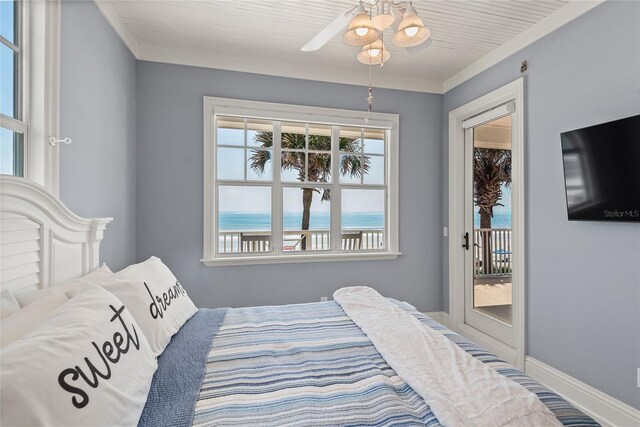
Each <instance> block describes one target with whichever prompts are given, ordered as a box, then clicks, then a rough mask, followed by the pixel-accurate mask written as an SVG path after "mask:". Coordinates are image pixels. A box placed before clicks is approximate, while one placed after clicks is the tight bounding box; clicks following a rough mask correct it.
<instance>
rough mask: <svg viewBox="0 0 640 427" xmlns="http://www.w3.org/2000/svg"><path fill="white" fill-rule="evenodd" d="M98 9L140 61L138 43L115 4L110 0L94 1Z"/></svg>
mask: <svg viewBox="0 0 640 427" xmlns="http://www.w3.org/2000/svg"><path fill="white" fill-rule="evenodd" d="M93 2H94V3H95V5H96V7H97V8H98V10H99V11H100V13H102V15H103V16H104V18H105V19H106V20H107V22H108V23H109V24H110V25H111V27H112V28H113V29H114V31H115V32H116V33H117V34H118V35H119V36H120V38H121V39H122V41H123V42H124V44H125V45H126V46H127V48H128V49H129V51H130V52H131V53H132V54H133V56H135V57H136V59H139V57H138V42H136V40H135V39H134V38H133V36H132V35H131V33H130V32H129V30H128V29H127V27H126V26H125V24H124V21H123V20H122V18H121V17H120V15H118V12H117V11H116V9H115V8H114V7H113V4H112V2H111V1H109V0H93Z"/></svg>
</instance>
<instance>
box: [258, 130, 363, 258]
mask: <svg viewBox="0 0 640 427" xmlns="http://www.w3.org/2000/svg"><path fill="white" fill-rule="evenodd" d="M254 140H255V142H257V143H259V144H260V146H261V147H264V148H268V147H272V146H273V133H271V132H266V131H260V132H257V133H256V136H255V138H254ZM305 140H306V138H305V135H304V134H297V133H283V134H282V148H283V149H284V150H304V148H305ZM309 150H318V151H326V152H327V154H318V153H309V165H308V166H309V167H308V168H305V165H306V161H305V153H304V152H298V151H283V152H282V170H285V171H286V170H295V171H297V172H298V181H301V182H304V181H305V172H306V173H307V174H308V177H307V182H328V181H329V179H330V178H331V155H330V154H329V153H330V152H331V137H330V136H323V135H309ZM340 151H342V152H347V153H357V152H360V151H361V146H360V142H359V140H358V139H356V138H344V137H340ZM250 159H251V169H253V170H254V171H255V172H256V173H258V174H259V175H262V174H263V173H264V170H265V166H266V164H267V162H268V161H269V160H271V152H270V151H266V150H253V151H252V153H251V157H250ZM369 163H370V160H369V158H368V157H366V156H360V155H355V154H353V155H350V154H347V155H343V156H341V160H340V174H341V175H343V176H349V177H352V178H359V177H361V176H362V175H363V174H366V173H367V172H368V171H369ZM307 169H308V170H307ZM314 192H317V193H320V190H318V189H317V188H303V189H302V224H301V230H303V231H304V230H309V219H310V217H311V202H312V201H313V193H314ZM330 198H331V190H329V189H328V188H325V189H322V197H321V199H320V201H325V200H330ZM300 248H301V250H306V248H307V241H306V239H302V242H301V244H300Z"/></svg>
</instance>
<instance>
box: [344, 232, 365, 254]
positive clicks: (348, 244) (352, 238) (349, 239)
mask: <svg viewBox="0 0 640 427" xmlns="http://www.w3.org/2000/svg"><path fill="white" fill-rule="evenodd" d="M360 249H362V231H360V232H357V233H343V234H342V250H343V251H358V250H360Z"/></svg>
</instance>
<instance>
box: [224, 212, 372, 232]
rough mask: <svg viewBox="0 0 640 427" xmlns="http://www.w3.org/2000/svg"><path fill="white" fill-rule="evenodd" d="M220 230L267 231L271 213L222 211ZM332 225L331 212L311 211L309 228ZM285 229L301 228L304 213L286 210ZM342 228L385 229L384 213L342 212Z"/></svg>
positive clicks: (316, 228)
mask: <svg viewBox="0 0 640 427" xmlns="http://www.w3.org/2000/svg"><path fill="white" fill-rule="evenodd" d="M219 224H220V231H236V230H243V231H249V230H250V231H266V230H270V229H271V214H270V213H264V212H259V213H246V212H220V216H219ZM329 225H330V214H329V212H320V213H315V212H313V213H311V218H310V220H309V229H311V230H323V229H324V230H328V229H329ZM283 226H284V229H285V230H300V229H301V226H302V213H300V212H285V213H284V224H283ZM342 228H343V229H354V230H367V229H383V228H384V213H382V212H344V213H343V214H342Z"/></svg>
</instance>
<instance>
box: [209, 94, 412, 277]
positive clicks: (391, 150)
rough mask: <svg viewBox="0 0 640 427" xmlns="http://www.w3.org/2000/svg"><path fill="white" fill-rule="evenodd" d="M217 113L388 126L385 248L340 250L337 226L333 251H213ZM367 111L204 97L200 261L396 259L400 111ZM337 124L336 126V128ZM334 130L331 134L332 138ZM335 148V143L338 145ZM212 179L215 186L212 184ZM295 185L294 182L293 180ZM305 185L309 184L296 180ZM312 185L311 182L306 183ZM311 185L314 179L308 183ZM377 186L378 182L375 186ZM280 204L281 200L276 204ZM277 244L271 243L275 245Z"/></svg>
mask: <svg viewBox="0 0 640 427" xmlns="http://www.w3.org/2000/svg"><path fill="white" fill-rule="evenodd" d="M216 116H238V117H245V118H255V119H268V120H273V121H280V122H282V121H297V122H306V123H318V124H330V125H337V126H351V127H377V128H383V129H386V130H387V131H388V132H387V135H388V138H389V141H388V142H387V147H388V153H386V155H385V157H386V162H385V177H386V179H387V183H386V189H387V201H386V206H385V210H386V212H385V213H386V218H385V222H386V229H387V230H386V234H387V236H386V246H385V249H383V250H379V251H362V252H358V251H349V252H338V251H337V245H339V242H340V241H341V239H339V238H338V239H337V240H336V238H335V236H334V235H336V236H339V235H340V234H341V232H342V230H341V229H340V227H332V228H331V233H332V240H331V241H332V247H333V248H332V250H331V251H326V252H317V251H313V252H311V251H310V252H308V253H298V252H296V253H286V254H281V253H275V254H274V253H273V252H271V253H269V254H265V255H259V256H256V255H255V254H252V253H248V254H233V255H228V254H217V251H216V247H217V242H216V233H215V230H216V223H217V206H216V204H217V200H216V197H217V194H216V192H215V188H216V186H215V182H216V150H215V149H214V144H215V135H214V129H215V119H216ZM366 117H367V113H366V112H363V111H355V110H343V109H334V108H323V107H309V106H300V105H291V104H278V103H270V102H260V101H245V100H238V99H229V98H217V97H210V96H205V97H204V102H203V120H204V138H203V140H204V144H203V145H204V174H203V178H204V181H203V183H204V188H203V196H204V199H203V200H204V224H203V225H204V227H203V257H202V259H201V262H202V263H203V264H205V265H207V266H224V265H248V264H280V263H299V262H325V261H356V260H381V259H395V258H397V257H398V256H399V255H401V253H400V251H399V226H398V215H399V209H398V206H399V204H398V196H399V194H398V192H399V186H398V178H399V147H398V146H399V143H398V142H399V122H400V119H399V116H398V115H397V114H388V113H369V118H368V121H366V122H365V119H366ZM334 129H335V128H334ZM335 136H336V135H334V138H335ZM276 140H277V141H279V140H280V135H278V134H276V132H275V129H274V141H276ZM278 148H279V144H275V143H274V147H273V153H274V160H273V164H274V167H273V169H274V171H275V170H276V166H275V165H278V164H279V163H280V150H279V149H278ZM336 148H337V147H332V155H335V154H336V153H334V152H333V151H335V149H336ZM338 150H339V148H338ZM332 164H333V165H334V166H335V168H336V169H335V170H334V171H333V172H334V173H332V176H333V177H336V176H338V175H337V174H336V173H335V172H337V168H338V163H337V162H333V163H332ZM279 178H280V174H277V173H274V175H273V182H272V185H273V186H278V187H279V186H280V185H281V182H280V181H279ZM276 180H277V181H278V182H276ZM212 184H213V186H212ZM296 184H298V183H296ZM299 184H300V185H302V186H305V184H307V183H299ZM309 184H311V183H309ZM322 184H323V185H325V186H327V185H329V186H335V187H336V188H337V187H343V188H349V187H350V186H349V185H348V184H342V185H340V183H339V180H338V179H332V181H331V183H322ZM311 185H313V184H311ZM376 187H379V186H376ZM357 188H367V185H366V184H365V185H362V184H360V185H357ZM274 203H275V204H278V203H279V204H281V203H282V200H281V195H280V194H279V191H273V192H272V211H273V206H276V205H274ZM331 203H332V204H334V203H339V201H338V200H335V201H334V200H332V201H331ZM278 206H279V205H278ZM339 214H340V206H338V207H337V208H336V207H334V208H333V209H332V216H331V222H332V224H336V223H337V222H334V221H335V219H336V218H335V216H336V215H339ZM279 222H280V221H274V222H273V225H272V230H271V233H272V235H276V233H279V234H277V235H280V234H282V224H279ZM274 247H275V245H274Z"/></svg>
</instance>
